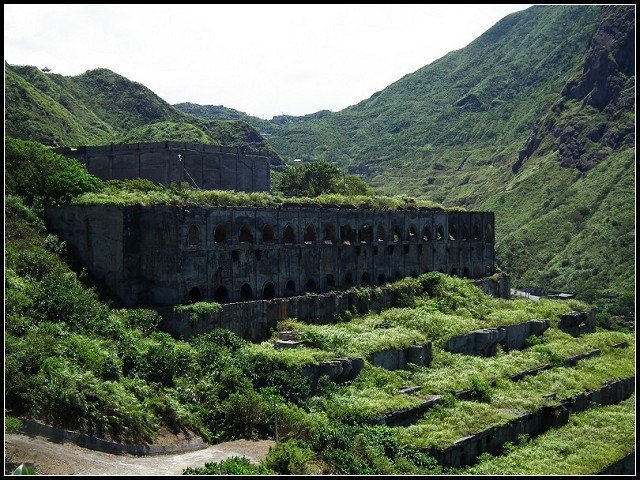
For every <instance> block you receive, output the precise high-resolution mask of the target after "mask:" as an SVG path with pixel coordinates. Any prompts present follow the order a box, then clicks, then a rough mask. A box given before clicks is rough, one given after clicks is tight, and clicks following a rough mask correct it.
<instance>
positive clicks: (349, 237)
mask: <svg viewBox="0 0 640 480" xmlns="http://www.w3.org/2000/svg"><path fill="white" fill-rule="evenodd" d="M340 241H342V243H343V244H345V245H351V244H352V243H354V242H355V233H354V231H353V229H352V228H351V227H350V226H349V225H343V226H341V227H340Z"/></svg>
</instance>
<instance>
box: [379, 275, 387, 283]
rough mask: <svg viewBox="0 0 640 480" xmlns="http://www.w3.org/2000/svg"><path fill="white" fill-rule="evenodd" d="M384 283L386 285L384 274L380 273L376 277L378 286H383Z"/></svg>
mask: <svg viewBox="0 0 640 480" xmlns="http://www.w3.org/2000/svg"><path fill="white" fill-rule="evenodd" d="M385 283H387V277H386V275H385V274H384V273H381V274H380V275H378V285H384V284H385Z"/></svg>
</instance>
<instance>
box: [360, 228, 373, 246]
mask: <svg viewBox="0 0 640 480" xmlns="http://www.w3.org/2000/svg"><path fill="white" fill-rule="evenodd" d="M358 236H359V237H360V238H359V240H360V243H371V241H372V238H373V228H371V225H363V226H362V228H361V229H360V232H359V233H358Z"/></svg>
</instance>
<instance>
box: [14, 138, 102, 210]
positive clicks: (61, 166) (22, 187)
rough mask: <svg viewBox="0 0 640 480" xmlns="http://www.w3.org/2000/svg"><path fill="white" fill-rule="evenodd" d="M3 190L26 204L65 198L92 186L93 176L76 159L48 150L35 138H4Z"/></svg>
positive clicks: (95, 186)
mask: <svg viewBox="0 0 640 480" xmlns="http://www.w3.org/2000/svg"><path fill="white" fill-rule="evenodd" d="M5 168H6V187H7V192H9V193H12V194H14V195H19V196H21V197H23V198H24V199H25V202H26V203H27V204H28V205H38V204H41V203H43V202H44V203H50V202H59V201H68V200H70V199H71V198H73V197H75V196H77V195H80V194H81V193H85V192H92V191H94V190H96V188H97V187H98V185H99V184H100V180H99V179H98V178H97V177H94V176H93V175H91V174H89V172H87V168H86V167H85V166H84V165H82V164H81V163H79V162H77V161H76V160H73V159H69V158H66V157H64V156H62V155H58V154H56V153H53V152H52V151H50V150H49V149H48V148H47V147H45V146H44V145H42V144H40V143H38V142H30V141H26V140H18V139H15V138H11V137H6V138H5Z"/></svg>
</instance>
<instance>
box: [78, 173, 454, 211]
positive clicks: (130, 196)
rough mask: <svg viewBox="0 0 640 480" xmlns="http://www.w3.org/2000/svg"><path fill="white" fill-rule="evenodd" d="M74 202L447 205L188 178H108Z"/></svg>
mask: <svg viewBox="0 0 640 480" xmlns="http://www.w3.org/2000/svg"><path fill="white" fill-rule="evenodd" d="M72 203H73V204H74V205H105V204H106V205H203V206H250V207H278V206H281V205H287V204H305V205H306V204H316V205H331V206H336V205H337V206H347V207H356V208H370V209H376V210H404V209H414V208H432V209H436V210H443V211H445V210H451V211H460V210H461V209H460V208H452V209H445V208H444V207H443V206H442V205H439V204H436V203H433V202H430V201H428V200H421V199H415V198H409V197H391V196H388V197H387V196H369V195H342V194H341V193H323V194H321V195H318V196H316V197H283V196H281V195H280V194H277V193H265V192H252V193H246V192H235V191H232V190H199V189H196V188H193V187H191V186H190V185H189V184H187V183H186V182H180V183H174V184H172V185H171V187H163V186H161V185H154V184H153V183H152V182H150V181H148V180H142V179H138V180H109V181H106V182H102V184H101V186H100V187H99V188H98V189H96V190H95V191H94V192H91V193H86V194H83V195H79V196H77V197H75V198H74V199H73V201H72Z"/></svg>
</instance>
